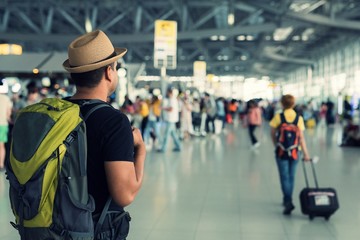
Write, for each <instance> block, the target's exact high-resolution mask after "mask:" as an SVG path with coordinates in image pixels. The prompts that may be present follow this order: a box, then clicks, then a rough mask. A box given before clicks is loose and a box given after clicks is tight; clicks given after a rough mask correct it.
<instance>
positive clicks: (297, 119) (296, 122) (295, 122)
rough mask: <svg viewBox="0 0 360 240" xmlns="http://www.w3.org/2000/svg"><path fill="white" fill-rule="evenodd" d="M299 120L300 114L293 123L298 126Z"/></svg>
mask: <svg viewBox="0 0 360 240" xmlns="http://www.w3.org/2000/svg"><path fill="white" fill-rule="evenodd" d="M298 122H299V114H296V117H295V120H294V121H293V124H294V125H295V126H297V124H298Z"/></svg>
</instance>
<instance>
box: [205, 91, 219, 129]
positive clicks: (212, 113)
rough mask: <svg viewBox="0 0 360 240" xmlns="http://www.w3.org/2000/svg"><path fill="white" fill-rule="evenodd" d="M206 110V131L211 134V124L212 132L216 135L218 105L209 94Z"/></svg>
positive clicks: (206, 98)
mask: <svg viewBox="0 0 360 240" xmlns="http://www.w3.org/2000/svg"><path fill="white" fill-rule="evenodd" d="M204 109H205V112H206V120H205V131H206V132H207V133H209V132H210V127H209V125H210V124H211V132H212V133H215V123H214V121H215V117H216V103H215V101H214V99H213V98H212V97H211V96H210V94H209V93H205V98H204Z"/></svg>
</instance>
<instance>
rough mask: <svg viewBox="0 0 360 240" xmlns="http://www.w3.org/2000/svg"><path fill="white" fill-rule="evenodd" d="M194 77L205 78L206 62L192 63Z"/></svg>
mask: <svg viewBox="0 0 360 240" xmlns="http://www.w3.org/2000/svg"><path fill="white" fill-rule="evenodd" d="M194 76H195V77H205V76H206V62H204V61H195V62H194Z"/></svg>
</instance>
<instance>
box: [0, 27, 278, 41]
mask: <svg viewBox="0 0 360 240" xmlns="http://www.w3.org/2000/svg"><path fill="white" fill-rule="evenodd" d="M101 29H103V28H101ZM275 29H276V25H275V24H273V23H265V24H260V25H251V26H236V27H233V28H227V29H207V30H196V31H187V32H179V33H178V40H194V39H204V38H210V37H211V36H213V35H224V36H227V37H231V36H237V35H240V34H255V33H262V32H272V31H274V30H275ZM109 35H111V39H112V41H114V42H118V43H139V42H152V41H154V34H153V33H149V34H143V33H139V34H119V35H117V34H109ZM76 37H78V35H74V34H69V35H63V34H61V35H60V34H50V35H44V34H41V33H40V34H22V33H2V34H1V38H2V39H4V40H18V41H36V42H49V43H64V42H69V41H71V40H72V39H74V38H76Z"/></svg>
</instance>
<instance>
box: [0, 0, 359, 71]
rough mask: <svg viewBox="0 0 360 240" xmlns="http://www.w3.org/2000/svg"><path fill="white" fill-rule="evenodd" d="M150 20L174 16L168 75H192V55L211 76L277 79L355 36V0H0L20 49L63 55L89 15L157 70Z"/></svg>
mask: <svg viewBox="0 0 360 240" xmlns="http://www.w3.org/2000/svg"><path fill="white" fill-rule="evenodd" d="M229 14H233V16H234V24H233V25H232V24H229V22H228V17H229ZM157 19H163V20H165V19H166V20H175V21H177V22H178V43H177V69H176V70H168V71H167V73H168V75H174V76H175V75H188V76H189V75H192V74H193V62H194V61H197V60H203V61H206V62H207V72H208V73H213V74H216V75H230V74H231V75H232V74H237V75H249V76H251V75H254V74H255V75H259V76H261V75H269V76H271V77H274V78H276V77H282V76H284V75H286V73H289V72H291V71H294V70H295V69H297V68H299V67H301V66H304V65H306V66H311V65H312V64H313V63H314V62H315V60H316V59H318V58H320V57H321V56H323V55H325V54H327V53H328V52H329V51H333V50H334V49H335V48H336V47H337V46H339V45H340V44H346V42H347V41H352V40H354V39H358V38H359V36H360V35H359V33H360V1H359V0H151V1H146V0H118V1H117V0H88V1H85V0H1V1H0V42H8V43H18V44H21V45H22V46H23V51H24V52H32V53H53V54H54V53H55V54H57V53H61V54H64V53H66V50H67V45H68V44H69V43H70V41H71V40H73V39H74V38H76V37H77V36H79V35H81V34H83V33H85V32H86V29H85V22H87V21H88V22H90V23H91V27H92V28H93V29H102V30H103V31H105V32H106V33H107V34H108V35H109V36H110V38H111V39H112V41H113V43H114V45H115V46H120V47H126V48H128V53H127V54H126V56H125V58H124V60H125V62H127V63H145V65H143V66H145V68H144V71H145V72H146V73H147V74H148V75H153V74H156V75H158V74H160V71H159V69H154V67H153V66H154V64H153V48H154V43H153V38H154V21H155V20H157ZM59 64H61V62H59Z"/></svg>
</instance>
